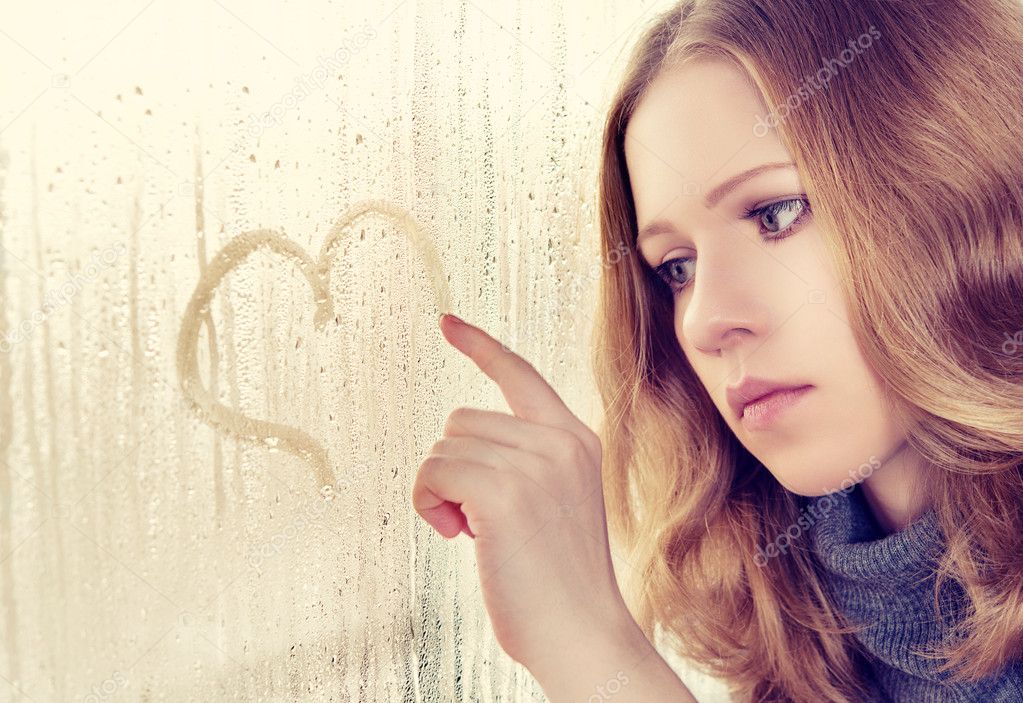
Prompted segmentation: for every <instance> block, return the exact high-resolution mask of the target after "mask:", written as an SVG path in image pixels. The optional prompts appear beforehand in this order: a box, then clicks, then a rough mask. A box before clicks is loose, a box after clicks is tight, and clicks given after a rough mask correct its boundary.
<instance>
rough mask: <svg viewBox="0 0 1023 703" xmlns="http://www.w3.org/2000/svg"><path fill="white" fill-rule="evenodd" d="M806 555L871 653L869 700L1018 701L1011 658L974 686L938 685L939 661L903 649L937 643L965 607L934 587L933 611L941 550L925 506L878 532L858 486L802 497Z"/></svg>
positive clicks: (1022, 695)
mask: <svg viewBox="0 0 1023 703" xmlns="http://www.w3.org/2000/svg"><path fill="white" fill-rule="evenodd" d="M808 504H809V505H810V506H812V508H811V515H812V516H814V518H815V520H814V522H813V524H812V526H811V528H810V540H811V544H812V548H813V551H814V554H815V556H816V558H817V560H818V562H819V563H820V564H821V566H822V567H823V570H824V573H825V574H826V579H827V581H826V583H827V588H828V591H829V593H830V594H831V596H832V597H833V599H834V602H835V603H836V605H837V606H838V608H840V609H841V610H842V612H843V613H844V614H845V615H846V617H847V619H848V620H850V621H851V622H852V623H855V624H863V623H869V624H870V627H869V628H867V629H865V630H863V631H861V632H859V633H857V634H856V635H855V636H856V637H857V638H858V639H859V641H860V642H862V643H863V645H864V647H865V649H866V650H867V652H868V653H869V654H871V655H873V656H872V657H871V660H872V663H873V668H872V670H871V672H870V676H871V677H872V679H873V684H874V686H875V689H876V693H875V695H876V696H877V698H876V703H903V702H905V703H960V702H961V703H967V702H969V703H973V702H975V701H976V702H982V703H1023V661H1014V662H1011V663H1010V664H1009V665H1008V666H1005V667H1003V668H1002V670H1001V671H1000V672H999V673H998V674H996V675H993V676H990V677H988V678H987V679H985V680H984V681H982V682H980V683H976V684H963V683H959V684H954V683H946V680H947V679H948V678H950V677H951V672H943V673H940V674H939V673H937V672H936V671H935V669H936V668H937V666H938V665H939V664H940V663H941V660H936V659H927V658H924V657H921V656H916V655H914V654H913V653H912V652H911V651H910V650H911V649H919V648H921V647H923V646H925V645H927V646H931V647H933V646H935V645H936V644H938V643H940V642H941V641H942V639H943V638H944V637H946V636H947V633H948V631H949V629H950V628H951V626H952V625H953V624H954V623H955V622H957V621H958V620H959V619H960V618H961V617H962V616H963V613H964V612H966V611H965V608H966V607H967V606H968V600H967V598H966V593H965V591H964V590H963V589H962V587H961V586H960V585H959V584H958V583H955V582H954V581H952V580H949V579H946V580H945V582H944V583H943V584H942V592H941V596H940V603H941V615H942V618H941V619H939V618H938V616H937V613H936V611H935V610H934V598H933V593H934V582H935V569H936V564H937V558H938V557H939V556H940V554H941V553H942V552H943V550H944V546H945V542H944V536H943V534H942V533H941V530H940V527H939V525H938V523H937V520H936V516H935V513H934V510H933V509H930V510H928V511H927V513H925V514H924V515H922V516H921V517H919V518H918V519H917V520H915V521H913V522H912V523H911V524H909V525H907V526H906V527H905V528H903V529H902V530H899V531H897V532H894V533H891V534H888V535H883V534H882V531H881V529H880V528H879V527H878V525H877V522H876V521H875V519H874V517H873V514H872V513H871V511H870V507H869V506H868V504H867V502H866V499H865V498H864V496H863V491H862V487H861V486H860V484H856V485H855V486H854V487H853V488H851V489H848V490H843V491H838V492H835V493H832V494H829V495H824V496H817V497H813V498H810V499H808Z"/></svg>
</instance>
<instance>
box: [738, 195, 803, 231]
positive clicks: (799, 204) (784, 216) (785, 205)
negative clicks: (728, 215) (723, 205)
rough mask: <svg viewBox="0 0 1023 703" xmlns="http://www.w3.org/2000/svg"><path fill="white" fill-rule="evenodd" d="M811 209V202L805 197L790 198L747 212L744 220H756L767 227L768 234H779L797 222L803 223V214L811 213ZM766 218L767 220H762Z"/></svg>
mask: <svg viewBox="0 0 1023 703" xmlns="http://www.w3.org/2000/svg"><path fill="white" fill-rule="evenodd" d="M809 209H810V201H808V200H807V199H806V198H805V197H802V198H790V199H788V200H780V201H778V202H776V203H772V204H771V205H764V206H763V207H758V208H753V209H752V210H747V211H746V212H745V214H744V215H743V219H746V220H752V219H756V220H758V221H759V222H761V223H763V224H765V225H767V231H768V232H775V233H777V232H783V231H785V230H787V229H788V228H789V227H791V226H793V225H794V224H795V223H796V222H797V221H801V220H802V218H803V214H804V213H805V212H807V211H809ZM765 216H766V218H767V219H761V218H763V217H765Z"/></svg>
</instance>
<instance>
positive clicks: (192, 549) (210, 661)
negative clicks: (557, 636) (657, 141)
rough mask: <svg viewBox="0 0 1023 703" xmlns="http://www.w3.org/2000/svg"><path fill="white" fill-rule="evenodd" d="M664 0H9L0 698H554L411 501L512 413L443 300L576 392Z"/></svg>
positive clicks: (456, 556) (584, 409)
mask: <svg viewBox="0 0 1023 703" xmlns="http://www.w3.org/2000/svg"><path fill="white" fill-rule="evenodd" d="M669 4H670V3H666V2H647V1H640V2H636V1H635V0H597V1H595V2H594V1H593V0H588V1H583V0H575V1H569V0H552V2H548V3H539V4H538V3H526V2H522V1H521V0H517V1H515V2H507V3H503V2H482V1H475V0H471V1H455V0H451V1H448V0H434V1H432V2H414V1H412V0H394V1H393V2H383V3H379V4H375V3H356V2H352V1H351V0H349V1H347V2H327V1H325V0H310V1H307V2H302V3H286V2H278V3H266V2H260V3H251V2H250V3H245V2H240V1H239V0H191V1H189V0H184V1H182V2H177V3H172V2H168V0H151V1H145V0H142V1H135V2H128V1H124V2H114V1H108V2H103V3H80V4H76V3H70V2H63V3H51V2H34V3H27V4H20V5H18V6H15V5H13V4H11V3H8V4H7V6H6V7H5V8H4V12H3V19H2V22H0V27H2V29H0V62H2V64H3V66H4V69H3V73H4V80H3V82H2V91H3V97H2V100H0V701H19V702H21V701H163V700H167V701H186V700H189V701H191V700H196V701H213V700H217V701H219V700H230V701H248V700H265V701H291V700H303V701H304V700H309V701H373V702H376V701H381V702H382V701H388V702H393V701H401V702H405V701H408V702H412V701H417V702H420V701H543V700H544V696H543V694H542V692H541V690H540V689H539V687H538V686H537V685H536V684H535V682H534V681H533V679H532V677H531V676H530V675H529V673H528V671H527V670H526V669H524V668H523V667H521V666H519V665H518V664H516V663H515V662H514V661H512V660H511V659H510V658H508V657H507V656H506V655H505V654H504V653H503V651H502V650H501V649H500V647H499V646H498V645H497V644H496V642H495V640H494V639H493V636H492V634H491V629H490V624H489V620H488V618H487V615H486V611H485V610H484V608H483V604H482V599H481V596H480V590H479V582H478V578H477V577H476V571H475V558H474V552H473V548H472V542H471V540H469V539H468V538H465V537H459V538H457V539H455V540H452V541H446V540H444V539H443V538H441V537H440V536H439V535H437V534H436V533H435V532H434V531H433V529H432V528H431V527H429V526H428V525H427V524H426V523H425V522H424V521H423V520H422V519H421V518H419V516H418V515H417V514H415V512H414V511H413V510H412V507H411V498H410V496H411V487H412V482H413V480H414V477H415V472H416V470H417V468H418V466H419V463H420V462H421V461H422V458H423V457H424V456H425V453H426V452H427V451H428V450H429V448H430V446H431V445H432V444H433V443H434V442H435V441H436V440H437V439H438V438H439V437H440V435H441V433H442V430H443V425H444V422H445V420H446V418H447V414H448V413H449V412H450V411H451V410H453V409H454V408H455V407H457V406H459V405H470V406H475V407H485V408H490V409H495V410H502V411H507V406H506V404H505V403H504V400H503V398H502V396H501V395H500V391H499V390H498V389H497V388H496V386H495V384H494V383H493V382H491V381H490V380H489V379H487V378H486V377H485V376H483V374H482V373H481V372H479V370H478V369H476V367H475V366H474V365H472V363H471V362H470V361H469V360H468V359H466V358H465V357H463V356H462V355H461V354H459V353H458V352H457V351H456V350H454V349H453V348H451V347H450V346H449V345H447V343H446V342H445V341H444V340H443V338H442V337H441V335H440V332H439V329H438V327H437V316H438V314H439V312H441V309H440V308H441V307H442V306H446V305H450V307H451V309H452V310H453V311H454V312H456V313H458V314H459V315H460V316H462V317H463V318H465V319H466V320H469V321H471V322H473V323H475V324H477V325H479V326H481V327H483V328H484V329H486V330H487V331H488V332H490V333H491V334H492V335H494V336H495V337H498V338H500V339H501V340H502V341H503V342H504V343H505V344H506V345H507V346H509V347H510V348H512V349H514V350H515V351H517V352H518V353H520V354H522V355H523V356H525V357H526V358H527V359H529V360H530V361H531V362H532V363H533V364H534V365H535V366H536V367H537V369H538V370H539V371H540V372H541V373H542V374H543V375H544V376H545V378H547V379H548V381H550V382H551V384H552V385H553V386H554V387H555V389H556V390H557V391H558V392H559V393H560V394H561V396H562V398H564V400H565V401H566V403H568V405H569V407H571V408H572V409H573V411H574V412H576V414H577V415H579V416H580V417H581V418H583V419H584V420H585V421H587V422H588V423H589V424H591V426H594V425H595V423H596V422H597V420H598V414H597V413H598V402H597V398H596V397H595V392H594V390H593V384H592V379H591V376H590V367H589V355H590V329H591V325H592V309H593V306H594V304H595V293H596V289H597V281H598V279H599V275H600V271H601V269H600V264H599V257H598V249H597V242H598V230H597V221H596V211H595V204H596V203H595V197H596V178H597V166H598V155H599V145H600V132H601V127H602V123H603V115H604V110H605V105H606V102H607V101H608V99H609V98H610V93H611V91H612V90H613V89H614V87H615V85H616V81H617V78H618V76H619V75H620V72H621V70H622V69H623V68H624V62H625V56H626V53H627V51H628V49H629V47H630V46H631V44H632V43H633V42H634V41H635V39H636V37H637V36H638V33H639V32H640V31H641V30H642V28H643V27H644V26H645V24H646V22H647V21H649V20H650V19H651V18H652V17H653V16H654V15H655V14H656V13H657V12H658V11H659V10H661V9H663V8H664V7H666V6H667V5H669ZM616 558H617V557H616ZM618 568H619V570H621V569H628V568H629V565H628V564H627V563H626V562H623V561H619V562H618ZM666 656H670V653H666ZM673 664H674V665H676V666H678V670H679V672H680V674H682V675H683V678H685V680H686V681H687V683H688V684H689V685H690V687H691V688H693V690H694V693H696V694H697V695H698V697H700V700H701V701H716V700H722V701H723V700H726V699H725V698H724V697H723V696H722V694H721V690H720V689H719V688H717V687H715V686H714V682H712V681H710V680H708V679H705V678H704V677H702V676H701V675H700V674H699V673H698V672H696V671H692V670H690V669H689V668H688V667H687V666H686V665H685V663H684V662H677V661H674V662H673Z"/></svg>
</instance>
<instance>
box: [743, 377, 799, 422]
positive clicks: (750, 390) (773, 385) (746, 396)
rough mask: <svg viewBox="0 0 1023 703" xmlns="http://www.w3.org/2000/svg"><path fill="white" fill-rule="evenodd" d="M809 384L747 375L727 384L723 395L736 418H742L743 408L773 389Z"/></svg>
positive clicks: (778, 389) (772, 391) (791, 388)
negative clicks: (730, 384)
mask: <svg viewBox="0 0 1023 703" xmlns="http://www.w3.org/2000/svg"><path fill="white" fill-rule="evenodd" d="M808 385H810V384H808V383H805V382H803V381H773V380H769V379H764V378H755V377H747V378H744V379H742V380H741V381H740V382H739V383H737V384H735V385H732V386H728V388H727V389H726V390H725V395H726V396H727V398H728V405H729V406H730V407H731V408H732V412H733V413H735V417H736V418H737V419H740V418H742V414H743V410H744V409H745V407H746V406H747V405H749V404H750V403H752V402H753V401H755V400H759V399H760V398H763V397H764V396H766V395H769V394H771V393H774V392H775V391H784V390H793V389H796V388H803V387H805V386H808Z"/></svg>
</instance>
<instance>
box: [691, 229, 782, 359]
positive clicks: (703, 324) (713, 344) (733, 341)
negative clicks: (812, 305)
mask: <svg viewBox="0 0 1023 703" xmlns="http://www.w3.org/2000/svg"><path fill="white" fill-rule="evenodd" d="M761 257H762V254H761V253H759V252H757V251H755V248H752V247H749V246H747V245H746V244H745V243H743V242H740V241H738V239H732V238H730V239H729V241H728V242H724V241H722V242H719V243H718V244H717V245H716V246H715V245H713V244H712V245H709V246H705V247H704V249H703V251H701V252H700V255H699V256H698V257H697V259H696V269H695V272H694V274H693V280H692V282H691V283H690V284H689V286H690V292H689V298H688V300H686V301H684V302H683V301H680V305H683V306H684V308H683V310H682V311H681V315H680V316H678V315H677V316H676V320H677V322H676V324H677V325H680V329H679V334H680V339H681V340H682V341H683V343H684V345H686V346H690V347H692V348H694V349H696V350H698V351H699V352H700V353H703V354H707V355H710V356H720V355H721V354H722V353H723V352H727V351H729V350H731V349H733V348H734V347H736V346H737V345H741V344H744V343H745V344H750V343H756V340H757V339H761V340H762V339H763V338H764V337H765V336H766V334H767V332H768V329H767V327H768V324H769V320H770V319H771V313H770V310H769V309H768V308H769V305H770V303H769V301H770V300H771V290H770V287H771V286H772V283H771V277H770V276H766V277H765V276H764V273H765V271H768V270H770V269H772V268H773V267H770V266H764V265H763V264H764V262H763V261H762V258H761ZM758 262H759V265H758Z"/></svg>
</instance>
